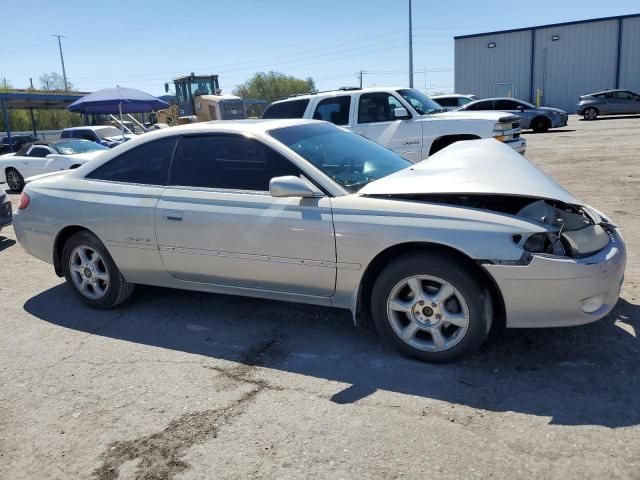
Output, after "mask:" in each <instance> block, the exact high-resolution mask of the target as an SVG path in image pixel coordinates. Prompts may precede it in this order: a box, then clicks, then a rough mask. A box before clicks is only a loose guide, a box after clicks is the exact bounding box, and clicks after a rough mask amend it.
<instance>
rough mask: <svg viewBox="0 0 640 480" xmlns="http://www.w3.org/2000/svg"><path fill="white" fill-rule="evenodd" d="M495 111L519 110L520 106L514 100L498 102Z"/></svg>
mask: <svg viewBox="0 0 640 480" xmlns="http://www.w3.org/2000/svg"><path fill="white" fill-rule="evenodd" d="M494 104H495V107H494V110H517V109H518V107H519V106H520V104H519V103H518V102H514V101H513V100H502V99H501V100H496V101H495V102H494Z"/></svg>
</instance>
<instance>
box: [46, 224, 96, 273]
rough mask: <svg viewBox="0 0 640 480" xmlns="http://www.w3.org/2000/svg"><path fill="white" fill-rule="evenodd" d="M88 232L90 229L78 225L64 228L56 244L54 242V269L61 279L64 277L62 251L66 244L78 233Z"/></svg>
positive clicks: (59, 233)
mask: <svg viewBox="0 0 640 480" xmlns="http://www.w3.org/2000/svg"><path fill="white" fill-rule="evenodd" d="M83 230H86V231H87V232H90V231H91V230H89V229H88V228H84V227H80V226H78V225H70V226H68V227H64V228H63V229H62V230H60V232H58V235H57V236H56V240H55V242H53V268H54V270H55V272H56V275H58V276H59V277H62V276H64V273H63V271H62V250H63V249H64V244H65V243H67V240H69V239H70V238H71V237H72V236H73V235H75V234H76V233H78V232H82V231H83Z"/></svg>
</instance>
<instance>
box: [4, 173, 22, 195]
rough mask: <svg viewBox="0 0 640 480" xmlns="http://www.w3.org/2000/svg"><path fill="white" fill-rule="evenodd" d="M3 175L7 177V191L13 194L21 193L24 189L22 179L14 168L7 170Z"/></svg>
mask: <svg viewBox="0 0 640 480" xmlns="http://www.w3.org/2000/svg"><path fill="white" fill-rule="evenodd" d="M5 175H6V177H7V185H8V186H9V189H10V190H12V191H14V192H21V191H22V189H23V188H24V178H23V177H22V175H21V174H20V172H19V171H18V170H16V169H15V168H13V167H10V168H7V171H6V172H5Z"/></svg>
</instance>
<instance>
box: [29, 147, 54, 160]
mask: <svg viewBox="0 0 640 480" xmlns="http://www.w3.org/2000/svg"><path fill="white" fill-rule="evenodd" d="M50 153H51V152H50V151H49V149H48V148H44V147H33V148H32V149H31V150H30V151H29V153H28V154H27V156H28V157H36V158H44V157H46V156H47V155H49V154H50Z"/></svg>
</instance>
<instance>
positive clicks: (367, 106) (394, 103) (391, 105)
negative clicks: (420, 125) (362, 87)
mask: <svg viewBox="0 0 640 480" xmlns="http://www.w3.org/2000/svg"><path fill="white" fill-rule="evenodd" d="M395 108H404V106H403V105H402V104H401V103H400V101H399V100H398V99H397V98H396V97H394V96H393V95H390V94H388V93H363V94H362V95H360V100H359V102H358V123H375V122H390V121H393V120H396V118H395V116H394V114H393V110H394V109H395Z"/></svg>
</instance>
